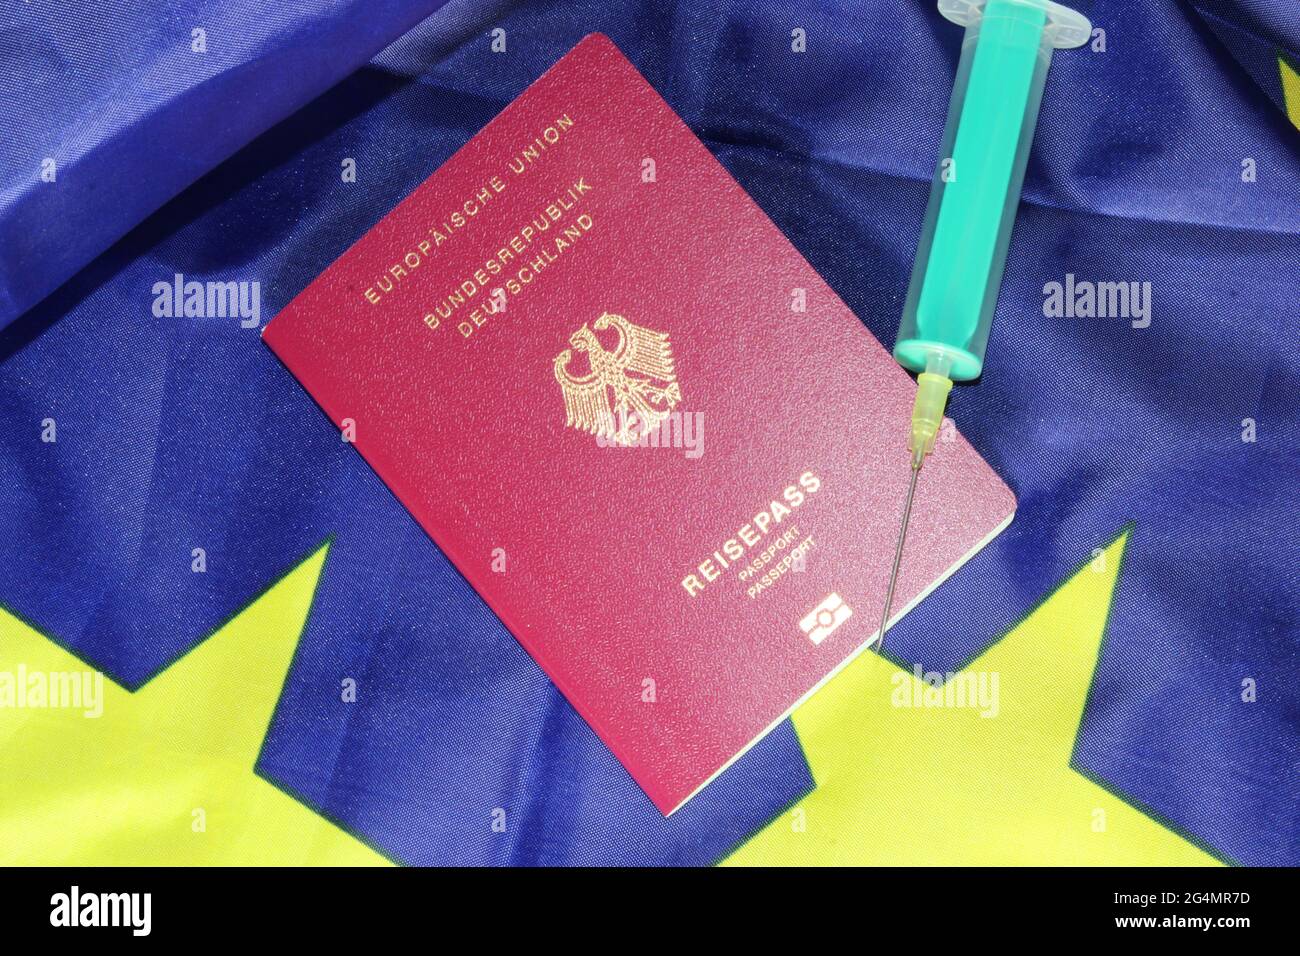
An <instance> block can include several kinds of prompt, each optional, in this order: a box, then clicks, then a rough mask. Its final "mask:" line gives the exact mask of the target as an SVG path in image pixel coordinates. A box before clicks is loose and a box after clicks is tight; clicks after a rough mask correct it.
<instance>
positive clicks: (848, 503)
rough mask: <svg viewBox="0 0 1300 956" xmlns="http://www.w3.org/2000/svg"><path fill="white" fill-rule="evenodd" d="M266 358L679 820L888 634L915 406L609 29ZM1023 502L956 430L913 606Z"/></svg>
mask: <svg viewBox="0 0 1300 956" xmlns="http://www.w3.org/2000/svg"><path fill="white" fill-rule="evenodd" d="M265 338H266V342H267V344H269V345H270V347H271V348H272V349H274V350H275V353H276V354H277V355H278V356H279V357H280V358H281V359H282V360H283V361H284V364H285V365H287V366H288V367H289V369H290V370H291V371H292V372H293V374H294V375H295V376H297V378H298V380H299V381H300V382H302V384H303V385H304V386H305V387H306V388H307V390H308V391H309V392H310V393H311V394H312V396H313V397H314V398H315V399H316V401H317V402H318V403H319V404H320V406H321V407H322V408H323V409H324V410H325V412H326V413H327V414H328V415H329V417H330V418H331V419H333V420H334V422H335V423H336V424H337V425H338V426H339V427H340V428H342V429H343V430H344V436H345V437H346V438H348V439H350V440H353V441H354V442H355V444H356V448H357V450H358V451H359V452H360V453H361V454H362V455H363V456H365V459H366V460H367V461H368V462H369V463H370V464H371V466H373V467H374V469H375V470H376V471H377V472H378V473H379V475H380V476H381V477H382V478H383V480H384V481H385V482H387V484H388V486H389V487H390V488H391V489H392V490H393V492H394V493H395V494H396V495H397V496H398V497H399V498H400V499H401V501H402V502H403V503H404V504H405V505H406V507H407V508H408V509H410V511H411V513H412V514H413V515H414V516H415V517H416V518H417V519H418V520H419V522H420V524H421V525H423V527H424V528H425V530H427V531H428V533H429V534H430V535H432V536H433V538H434V540H435V541H436V542H437V543H438V545H439V547H441V548H442V550H443V551H444V552H445V553H446V554H447V556H448V557H449V558H450V559H451V560H452V561H453V562H454V563H455V564H456V566H457V567H458V568H459V569H460V571H461V573H462V574H464V575H465V577H466V578H467V579H468V580H469V581H470V582H471V583H472V584H473V585H474V587H475V588H476V589H477V590H478V592H479V594H480V595H482V597H483V599H484V600H485V601H487V603H488V604H489V605H490V606H491V608H492V610H493V611H495V612H496V614H497V615H498V616H499V617H500V618H501V620H502V621H503V622H504V623H505V625H506V626H507V627H508V628H509V629H510V631H511V632H512V633H513V634H514V635H515V637H516V638H518V640H519V641H520V643H521V644H523V645H524V647H525V648H527V649H528V651H529V653H530V654H532V656H533V658H534V659H535V660H536V661H537V663H538V664H539V665H540V666H541V667H542V669H543V670H544V671H545V672H546V673H547V675H549V677H550V678H551V680H552V681H554V682H555V684H556V685H557V686H558V687H559V688H560V690H561V691H562V692H563V693H564V695H565V696H566V697H567V698H568V700H569V701H570V703H572V704H573V706H574V707H575V708H577V710H578V711H579V713H581V714H582V716H583V717H584V718H585V719H586V721H587V722H588V723H589V724H590V725H591V727H592V729H593V730H595V732H596V733H597V734H598V735H599V736H600V738H601V739H602V740H603V741H604V742H605V743H606V745H608V746H609V748H610V749H611V750H612V751H613V752H614V753H615V754H616V755H617V756H618V758H619V760H621V761H622V763H623V765H624V766H625V767H627V769H628V771H629V772H630V773H631V774H632V776H633V777H634V778H636V780H637V782H638V783H639V784H640V785H641V787H642V788H643V789H644V790H645V792H646V793H647V794H648V795H649V797H650V799H651V800H653V801H654V803H655V805H656V806H657V807H658V808H659V809H660V810H661V811H663V812H664V813H670V812H672V811H673V810H675V809H676V808H677V807H679V806H681V805H682V804H683V803H684V802H685V801H686V800H687V799H689V798H690V797H691V796H692V795H693V794H694V793H696V792H697V791H698V790H699V789H700V788H702V787H703V786H704V785H705V784H707V783H708V782H709V780H711V779H712V778H713V777H714V776H716V775H717V774H718V773H720V772H721V771H722V770H723V769H724V768H726V767H727V766H728V764H730V763H731V762H732V761H734V760H735V759H736V758H737V757H738V756H739V755H741V754H742V753H743V752H744V751H745V750H746V749H747V748H748V747H749V746H751V745H752V744H753V743H754V742H755V741H756V740H758V739H759V738H761V737H762V736H763V734H765V733H766V732H767V731H768V730H770V729H771V728H772V727H773V726H774V725H776V724H777V723H778V722H779V721H780V720H781V719H782V718H784V717H785V716H786V715H787V714H789V712H790V711H791V710H792V709H793V708H794V707H795V705H796V704H798V703H799V702H800V701H801V700H802V699H804V698H805V697H807V696H808V695H809V694H811V693H812V692H813V691H814V690H816V689H817V687H818V686H819V685H821V684H822V683H824V682H825V681H827V680H828V679H829V678H830V677H831V675H833V674H834V673H835V672H836V671H837V670H838V669H839V668H841V667H843V666H844V665H845V664H846V663H848V661H849V660H850V659H851V658H853V657H854V656H855V655H856V654H858V653H859V652H861V651H862V650H863V649H865V648H866V647H867V646H868V645H869V644H870V643H871V642H872V641H873V639H874V638H875V636H876V630H877V623H878V615H879V614H880V609H881V606H882V604H883V601H884V591H885V587H886V583H887V578H888V572H889V567H890V564H891V559H892V554H893V546H894V542H895V539H896V535H897V532H898V522H899V517H900V510H901V507H902V502H903V497H904V494H905V491H906V482H907V480H908V478H909V459H908V452H907V437H908V424H909V421H910V414H911V404H912V400H913V396H914V394H915V385H914V383H913V382H912V380H911V378H910V377H909V376H908V375H907V374H906V373H905V372H903V371H902V369H900V368H899V367H898V365H897V364H896V363H895V362H894V361H893V359H891V358H890V356H889V354H888V353H887V352H886V351H885V350H884V349H883V348H882V347H881V346H880V344H879V343H878V342H877V341H876V340H875V339H874V338H873V337H872V336H871V334H870V333H869V332H867V330H866V329H865V328H864V327H863V325H862V324H861V323H860V322H859V321H858V319H857V318H856V317H855V316H854V315H853V314H852V313H851V312H850V311H849V310H848V308H847V307H846V306H845V305H844V303H843V302H841V301H840V300H839V298H837V297H836V295H835V293H834V292H832V291H831V289H830V288H829V287H828V286H827V285H826V283H825V282H823V281H822V279H821V278H820V277H819V276H818V275H817V273H816V272H815V271H813V269H812V267H811V266H809V265H808V263H807V262H806V261H804V259H803V257H802V256H800V255H799V253H798V252H796V251H795V249H794V247H793V246H791V245H790V243H789V242H788V241H787V240H786V239H785V237H784V236H783V235H782V234H781V233H780V232H779V231H778V230H777V228H776V227H775V226H774V225H773V224H772V222H771V221H770V220H769V219H768V218H767V217H766V216H765V215H764V214H763V212H762V211H761V210H760V209H759V208H758V206H756V205H755V204H754V202H753V201H752V200H751V199H750V198H749V197H748V196H747V195H746V194H745V193H744V191H743V190H742V189H741V188H740V186H739V185H738V184H737V183H736V181H735V180H734V179H732V178H731V176H730V175H728V174H727V172H726V171H725V170H724V169H723V168H722V166H721V165H720V164H719V163H718V162H717V161H716V160H715V159H714V158H713V156H712V155H711V154H710V153H709V151H708V150H707V149H706V148H705V147H704V145H703V144H702V143H700V141H699V140H698V139H696V138H695V136H694V135H692V133H691V131H690V130H689V129H688V128H687V127H686V125H685V124H684V123H682V121H681V120H680V119H679V118H678V117H677V116H676V114H674V113H673V111H672V109H671V108H670V107H669V106H668V105H667V104H666V103H665V102H664V101H663V100H662V99H660V97H659V96H658V94H656V93H655V92H654V90H653V89H651V87H650V86H649V85H648V84H647V83H646V82H645V80H644V79H643V78H642V77H641V76H640V74H639V73H637V71H636V69H635V68H634V67H633V66H632V64H631V63H629V62H628V61H627V60H626V59H625V58H624V57H623V56H622V54H620V53H619V51H618V50H617V48H615V46H614V45H613V43H611V42H610V40H609V39H607V38H606V37H604V36H601V35H598V34H593V35H592V36H589V37H587V38H586V39H584V40H583V41H582V42H581V43H580V44H578V46H577V47H576V48H574V49H573V50H572V51H571V52H570V53H569V54H568V55H566V56H565V57H564V58H563V59H561V60H560V61H559V62H558V63H557V64H556V65H555V66H554V67H552V68H551V69H550V70H549V71H548V72H547V73H546V74H545V75H544V76H543V77H542V78H541V79H539V80H538V81H537V82H536V83H534V84H533V85H532V86H531V87H530V88H529V89H528V90H527V91H526V92H525V93H524V94H523V95H522V96H520V97H519V98H518V99H517V100H515V102H514V103H512V104H511V105H510V106H509V107H508V108H507V109H505V110H504V111H503V112H502V113H501V114H500V115H499V116H497V117H496V119H494V120H493V121H492V122H491V123H489V124H488V126H487V127H486V128H485V129H484V130H483V131H482V132H480V133H479V134H478V135H477V136H475V137H474V138H473V139H472V140H470V142H469V143H468V144H467V145H466V146H465V147H464V148H463V149H461V150H460V151H459V152H457V153H456V155H455V156H453V157H452V158H451V159H450V160H448V161H447V163H446V164H445V165H444V166H443V167H442V168H441V169H439V170H438V171H437V172H436V173H435V174H434V175H433V176H431V177H429V179H428V180H427V181H426V182H424V183H423V184H422V185H421V186H420V187H419V188H417V189H416V190H415V191H414V192H413V193H411V195H410V196H408V197H407V198H406V199H405V200H404V201H403V202H402V203H401V204H400V205H399V206H397V208H396V209H394V210H393V211H392V212H390V213H389V214H388V215H387V216H386V217H384V219H382V220H381V221H380V222H379V223H378V224H377V225H376V226H375V227H374V228H373V229H371V230H370V231H369V232H368V233H367V234H366V235H365V236H363V237H362V238H361V240H360V241H358V242H357V243H356V244H355V245H354V246H353V247H352V248H351V249H349V250H348V251H347V252H346V253H345V254H344V255H343V256H342V257H341V258H340V259H339V260H338V261H337V262H335V263H334V264H333V265H331V266H330V267H329V268H328V269H327V270H326V271H325V272H324V273H323V274H321V276H320V277H319V278H317V279H316V280H315V281H314V282H312V283H311V285H309V286H308V287H307V288H306V289H305V290H304V291H303V292H302V293H301V294H300V295H299V296H298V297H297V298H296V299H294V300H293V302H291V303H290V304H289V305H288V307H287V308H285V309H284V311H283V312H281V313H280V314H279V315H278V316H277V317H276V318H275V319H274V320H273V321H272V322H271V323H270V324H269V325H268V326H267V328H266V331H265ZM1014 510H1015V500H1014V498H1013V496H1012V495H1011V492H1010V491H1009V490H1008V489H1007V487H1006V486H1005V485H1004V484H1003V483H1002V482H1001V481H1000V480H999V479H998V477H997V476H996V475H995V474H994V473H993V472H992V470H991V469H990V468H989V467H988V465H987V464H985V462H984V461H983V460H982V459H981V458H980V457H979V455H977V454H976V453H975V451H974V450H973V449H972V448H971V447H970V445H969V444H967V442H966V441H965V440H964V439H963V438H961V436H960V435H958V434H956V432H955V431H952V430H951V429H949V430H947V431H946V433H945V435H944V436H943V439H941V440H940V442H939V443H938V446H937V449H936V451H935V453H934V455H933V457H932V459H931V461H930V462H929V463H928V464H927V466H926V469H925V470H924V472H923V473H922V477H921V487H920V489H919V490H918V493H917V505H916V510H915V513H914V515H913V517H912V525H911V531H910V532H909V537H908V546H907V552H906V555H905V558H904V562H903V571H902V575H901V578H900V581H899V585H898V598H897V600H896V602H895V606H896V607H897V608H899V609H900V611H899V614H900V615H901V614H902V613H905V612H906V610H907V609H908V608H909V607H911V606H912V605H914V604H915V603H916V602H917V601H919V600H920V599H921V598H922V597H923V596H924V595H925V594H926V593H928V592H929V591H930V590H931V589H933V588H934V587H935V586H937V585H938V583H939V582H940V581H942V580H943V579H944V578H945V577H947V576H948V575H949V574H951V573H952V572H953V571H954V570H955V569H956V568H957V567H958V566H959V565H960V564H961V563H962V562H963V561H965V560H966V559H967V558H968V557H969V556H970V555H971V554H972V553H974V552H975V551H976V550H978V549H979V548H980V547H981V546H982V545H983V544H985V543H986V542H987V541H989V539H990V538H992V537H993V536H994V535H995V534H997V532H998V531H1000V530H1001V529H1002V528H1003V527H1005V525H1006V524H1007V523H1008V522H1009V521H1010V520H1011V516H1012V513H1013V512H1014ZM466 639H467V640H469V639H470V638H468V637H467V638H466Z"/></svg>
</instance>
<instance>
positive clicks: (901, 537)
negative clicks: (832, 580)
mask: <svg viewBox="0 0 1300 956" xmlns="http://www.w3.org/2000/svg"><path fill="white" fill-rule="evenodd" d="M924 460H925V455H924V454H923V453H921V454H915V455H913V457H912V480H911V482H910V483H909V484H908V486H907V501H906V502H905V503H904V505H903V523H902V524H901V525H900V526H899V529H898V545H897V546H896V547H895V548H894V568H893V570H892V571H890V572H889V587H888V589H887V590H886V591H885V613H884V614H882V615H881V617H880V636H879V637H878V638H877V639H876V653H880V651H882V650H884V647H885V630H886V628H888V627H889V610H890V607H891V606H892V605H893V603H894V587H895V586H896V585H897V584H898V568H899V566H900V565H901V564H902V563H903V542H904V541H905V540H907V522H908V521H909V520H910V519H911V517H912V498H913V497H915V495H916V479H917V477H918V476H919V475H920V474H921V462H923V461H924Z"/></svg>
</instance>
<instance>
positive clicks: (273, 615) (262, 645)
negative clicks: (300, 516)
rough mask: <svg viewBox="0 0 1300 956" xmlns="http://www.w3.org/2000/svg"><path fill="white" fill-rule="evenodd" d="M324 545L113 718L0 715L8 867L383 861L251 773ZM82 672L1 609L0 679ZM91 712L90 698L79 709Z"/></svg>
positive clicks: (2, 858)
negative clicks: (25, 865)
mask: <svg viewBox="0 0 1300 956" xmlns="http://www.w3.org/2000/svg"><path fill="white" fill-rule="evenodd" d="M327 549H328V545H327V546H325V547H322V548H321V549H320V550H319V551H317V552H316V554H315V555H313V556H312V557H310V558H308V559H307V560H306V561H304V562H302V564H300V565H299V566H298V567H297V568H295V569H294V570H293V571H292V572H290V573H289V574H288V575H286V576H285V577H284V579H282V580H281V581H280V582H279V583H277V584H276V586H275V587H274V588H272V589H271V590H270V591H268V592H267V593H266V594H265V595H263V596H262V597H261V598H259V599H258V600H257V601H255V602H254V603H253V604H252V605H251V606H250V607H249V608H248V609H247V610H245V611H244V612H243V613H242V614H240V615H239V616H238V617H236V618H235V619H234V620H233V621H232V622H230V623H229V624H227V625H226V626H225V627H223V628H222V629H221V630H220V631H218V632H217V633H216V634H214V635H213V636H212V637H210V638H208V639H207V640H206V641H204V642H203V643H202V644H200V645H199V646H198V647H196V648H195V649H194V650H192V651H191V652H190V653H188V654H186V655H185V656H184V657H182V658H181V659H180V660H179V661H177V662H176V663H174V664H172V665H171V666H170V667H168V668H167V669H166V670H164V671H163V672H162V673H160V674H158V675H156V676H155V677H153V678H152V679H151V680H149V681H148V682H147V683H146V684H145V685H144V686H143V687H142V688H140V690H138V691H136V692H135V693H131V692H129V691H127V690H125V689H124V688H122V687H120V686H118V685H117V684H115V683H113V682H111V681H109V680H107V679H105V680H104V681H103V684H102V691H103V697H102V704H103V714H102V716H99V717H92V716H87V715H86V708H85V707H81V708H67V707H60V708H54V707H48V706H46V707H23V708H18V707H15V706H12V705H9V706H2V707H0V780H2V781H4V784H3V786H0V864H4V865H14V864H38V865H54V864H71V865H127V866H130V865H142V864H158V865H213V864H216V865H227V864H278V865H302V864H349V865H367V864H379V865H382V864H385V863H387V862H388V861H387V860H385V859H384V858H383V857H382V856H380V855H379V854H378V853H376V852H375V851H374V850H372V849H370V848H369V847H367V846H366V845H365V844H363V843H361V842H360V841H359V840H358V839H356V838H355V837H353V836H350V835H349V834H348V833H346V832H344V831H343V830H341V829H340V828H339V827H337V826H335V825H334V824H333V823H331V822H329V821H328V820H326V819H325V818H324V817H322V816H320V815H319V814H317V813H316V812H314V811H313V810H311V809H310V808H308V807H307V806H305V805H303V804H302V803H299V802H298V801H297V800H295V799H293V798H292V797H290V796H288V795H287V794H285V793H284V792H282V791H280V790H279V789H277V788H276V787H275V786H274V785H272V784H270V783H268V782H267V781H265V780H263V779H261V778H260V777H258V776H256V775H255V774H254V772H253V766H254V764H255V763H256V761H257V756H258V753H259V751H260V750H261V747H262V741H263V739H264V737H265V735H266V729H267V725H268V724H269V723H270V720H271V715H272V713H273V711H274V709H275V705H276V702H277V701H278V699H279V697H280V692H281V690H282V689H283V686H284V680H285V676H286V674H287V673H288V669H289V663H290V661H291V660H292V658H293V652H294V649H295V648H296V647H297V644H298V635H299V634H300V633H301V631H302V628H303V625H304V623H305V621H306V617H307V610H308V608H309V607H310V606H311V600H312V594H313V591H314V589H315V584H316V581H317V579H318V578H319V576H320V573H321V568H322V567H323V565H324V562H325V553H326V551H327ZM20 665H21V671H22V673H24V674H25V675H26V676H27V678H28V679H29V680H30V679H31V678H30V675H31V674H33V673H36V674H38V675H44V674H49V673H71V672H77V673H82V672H86V671H87V670H88V668H87V665H86V664H84V663H83V662H81V661H79V660H78V659H76V658H75V657H73V656H72V655H71V654H69V653H68V652H67V651H65V650H63V649H62V648H61V647H59V646H58V645H56V644H54V643H53V642H51V641H49V640H47V639H46V638H44V637H43V636H41V635H40V634H38V633H37V632H36V631H34V630H32V629H31V628H29V627H27V626H26V625H25V624H23V623H21V622H20V621H18V620H17V619H16V618H14V617H12V616H11V615H9V614H7V613H5V612H3V611H0V677H3V676H4V675H5V674H8V675H11V676H10V685H9V686H10V688H12V687H13V683H12V679H13V677H12V675H16V674H18V673H19V672H20ZM83 703H84V701H83Z"/></svg>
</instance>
